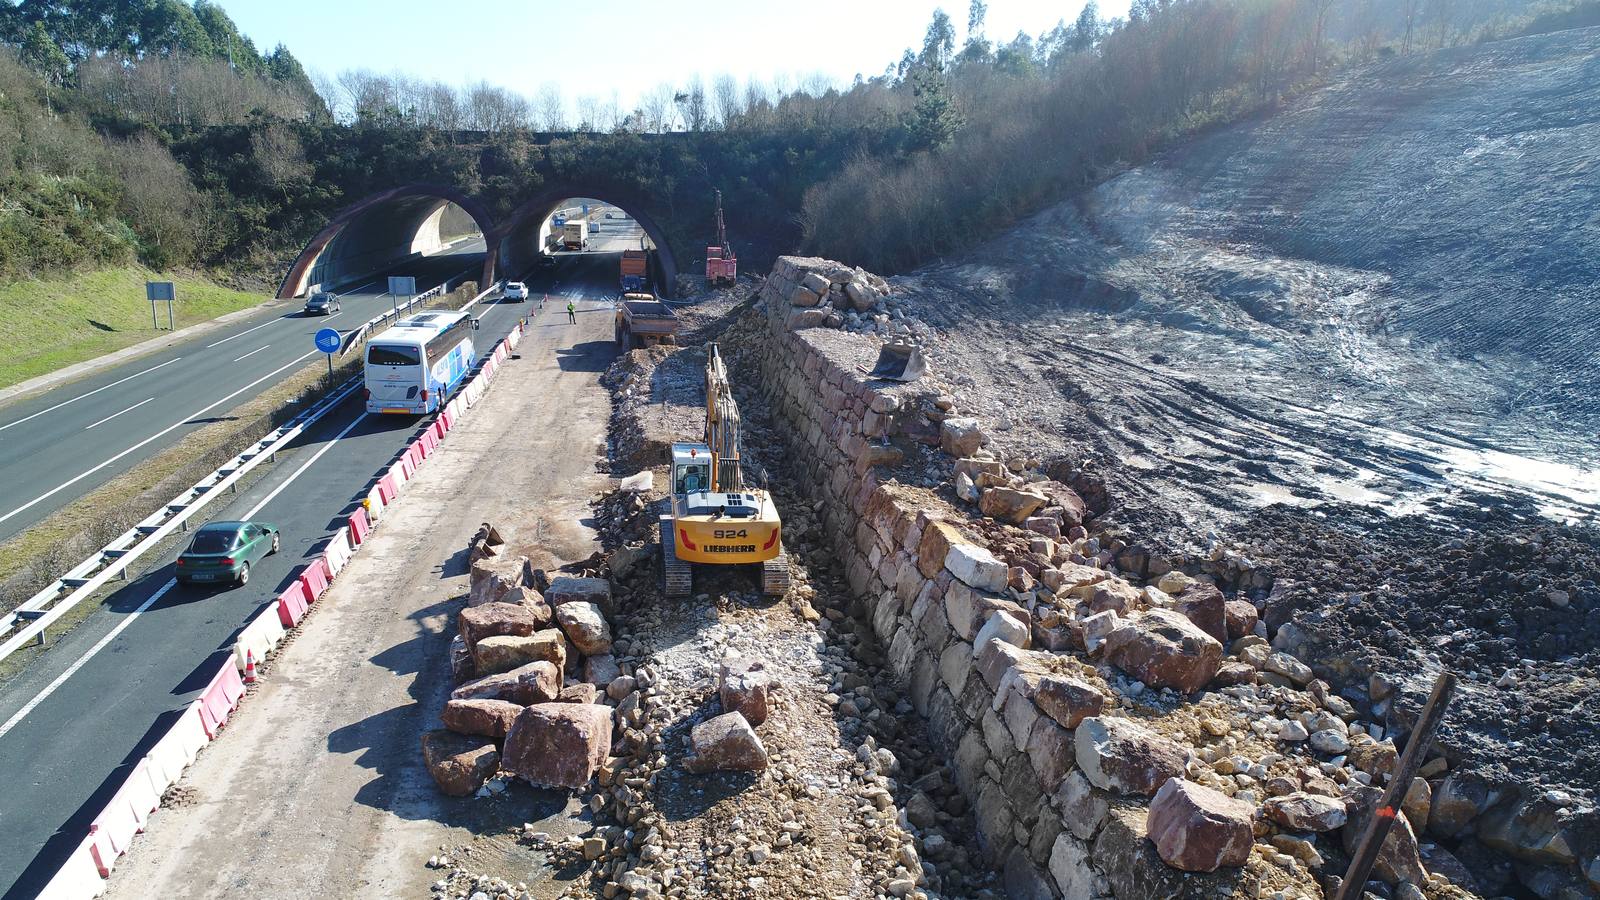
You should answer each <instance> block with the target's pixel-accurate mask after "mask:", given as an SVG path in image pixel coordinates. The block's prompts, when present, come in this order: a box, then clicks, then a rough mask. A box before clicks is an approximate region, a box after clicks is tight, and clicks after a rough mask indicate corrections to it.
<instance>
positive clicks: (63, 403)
mask: <svg viewBox="0 0 1600 900" xmlns="http://www.w3.org/2000/svg"><path fill="white" fill-rule="evenodd" d="M180 359H183V357H181V356H174V357H173V358H172V359H169V360H167V361H166V362H164V363H162V364H161V365H160V366H151V367H150V368H148V369H145V370H144V371H143V372H135V373H133V374H132V375H129V376H128V377H126V378H118V379H117V380H116V381H113V382H111V383H110V384H108V385H105V386H103V387H97V388H95V389H94V390H92V391H86V392H84V393H82V394H79V395H78V396H76V397H73V398H72V399H71V400H63V401H61V402H60V403H57V404H56V405H55V406H52V407H50V408H49V409H41V410H39V411H38V412H36V413H34V414H33V415H31V416H28V417H27V418H23V419H18V420H16V421H15V422H10V423H8V424H5V425H0V431H5V430H6V429H7V428H10V427H11V426H12V425H21V424H22V423H23V422H26V421H28V419H37V418H39V417H40V416H42V415H44V414H45V413H47V412H55V411H56V410H58V409H60V408H61V407H63V406H66V405H67V404H68V403H76V402H78V401H79V400H82V399H83V398H85V397H88V396H90V395H93V394H98V393H100V392H101V391H103V390H105V389H106V388H114V387H116V386H117V385H119V384H121V383H123V382H124V381H130V380H132V379H134V378H138V377H139V376H140V375H148V374H150V373H151V372H154V371H155V370H157V369H159V368H161V366H170V365H172V364H173V363H175V362H177V361H178V360H180Z"/></svg>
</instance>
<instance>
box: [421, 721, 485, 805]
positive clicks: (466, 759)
mask: <svg viewBox="0 0 1600 900" xmlns="http://www.w3.org/2000/svg"><path fill="white" fill-rule="evenodd" d="M422 761H423V763H424V764H426V765H427V767H428V774H429V775H432V776H433V781H434V783H435V784H437V785H438V786H439V790H440V791H441V792H443V793H445V794H447V795H449V796H451V797H468V796H471V795H472V794H474V793H476V792H477V790H478V788H481V787H483V784H484V782H486V781H488V780H489V779H490V778H492V777H494V773H495V772H496V771H497V770H498V769H499V768H500V753H499V751H497V750H495V748H494V741H491V740H489V739H487V738H482V737H468V736H466V735H461V734H456V733H455V732H453V731H445V730H444V729H442V728H441V729H436V730H434V731H428V732H424V733H423V735H422Z"/></svg>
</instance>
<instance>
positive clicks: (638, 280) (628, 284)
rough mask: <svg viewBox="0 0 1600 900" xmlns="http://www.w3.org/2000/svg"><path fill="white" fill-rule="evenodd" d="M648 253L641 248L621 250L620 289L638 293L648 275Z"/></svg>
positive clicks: (641, 290) (643, 287)
mask: <svg viewBox="0 0 1600 900" xmlns="http://www.w3.org/2000/svg"><path fill="white" fill-rule="evenodd" d="M649 269H650V254H649V253H647V252H645V251H643V250H624V251H622V291H623V293H640V292H643V291H644V289H645V283H646V281H647V280H648V278H649V276H648V275H647V273H648V272H649Z"/></svg>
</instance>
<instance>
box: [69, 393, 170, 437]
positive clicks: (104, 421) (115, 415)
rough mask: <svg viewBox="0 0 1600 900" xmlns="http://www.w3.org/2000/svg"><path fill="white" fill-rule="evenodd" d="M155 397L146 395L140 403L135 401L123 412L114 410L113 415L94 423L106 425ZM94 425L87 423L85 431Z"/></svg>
mask: <svg viewBox="0 0 1600 900" xmlns="http://www.w3.org/2000/svg"><path fill="white" fill-rule="evenodd" d="M154 399H155V398H154V397H146V398H144V399H143V400H140V401H139V402H138V403H135V404H134V405H132V406H130V407H128V408H127V409H125V410H123V411H122V412H114V413H112V414H111V415H109V416H106V417H105V418H104V419H101V420H100V421H98V422H96V423H94V425H104V424H105V423H107V422H109V421H111V420H112V419H115V418H116V417H117V416H120V415H122V413H125V412H133V411H134V410H136V409H138V408H139V407H141V406H143V405H145V404H146V403H149V402H150V401H151V400H154ZM94 425H85V426H83V430H84V431H88V430H89V429H91V428H93V427H94Z"/></svg>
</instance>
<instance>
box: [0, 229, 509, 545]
mask: <svg viewBox="0 0 1600 900" xmlns="http://www.w3.org/2000/svg"><path fill="white" fill-rule="evenodd" d="M483 253H484V246H483V240H482V239H481V238H478V239H474V240H472V241H464V242H462V243H461V244H458V245H456V246H455V247H452V248H451V249H450V250H449V251H448V252H446V253H440V254H437V255H434V256H430V257H425V258H423V259H420V260H417V261H414V262H411V263H408V264H407V265H406V267H405V270H404V272H397V273H396V274H409V275H415V276H416V279H417V290H418V291H424V290H427V289H429V288H431V287H433V286H435V285H437V284H439V283H440V282H442V281H444V280H445V279H447V278H449V279H454V278H455V277H456V276H458V275H461V274H463V273H466V274H467V275H468V276H469V277H471V278H473V279H476V278H477V277H478V273H479V269H480V268H481V266H482V260H483ZM386 289H387V284H386V282H385V281H384V279H382V278H372V279H366V280H364V281H362V282H358V283H354V284H352V285H350V289H349V290H346V291H341V303H342V311H341V312H339V313H337V314H335V315H332V316H311V317H308V316H305V315H304V314H302V313H301V311H300V310H299V308H298V307H295V308H294V309H292V310H291V311H289V312H287V313H286V312H284V311H283V307H282V306H275V307H273V308H271V309H269V310H266V311H264V312H263V313H262V314H261V315H259V316H253V317H249V318H247V319H244V320H242V321H240V322H237V323H234V324H233V325H231V326H230V327H229V328H227V329H226V330H224V331H209V332H206V333H204V334H202V335H199V336H197V337H195V338H194V339H192V340H188V341H184V342H181V343H179V344H177V345H175V346H173V347H169V348H167V349H165V350H162V351H159V352H157V353H153V354H150V355H148V356H143V357H140V358H138V359H134V360H131V361H129V362H127V363H124V364H122V365H118V366H114V367H111V368H108V369H105V370H103V371H100V372H97V373H95V374H93V375H91V376H89V377H86V378H83V379H80V380H77V381H74V382H71V383H68V384H64V385H61V386H59V387H56V388H52V389H50V390H48V391H45V392H43V393H40V394H36V395H34V396H31V397H28V398H26V399H23V400H19V401H17V402H15V403H11V404H8V405H7V406H5V407H4V408H0V541H3V540H5V539H7V538H10V537H12V536H13V535H15V534H17V533H18V532H21V531H23V530H25V529H27V528H28V527H29V526H32V525H34V524H36V523H38V522H39V521H40V520H42V519H44V518H45V517H46V516H48V515H49V514H50V513H52V512H54V511H55V510H56V509H59V508H60V507H62V506H65V505H67V504H68V503H71V502H72V501H73V500H75V499H77V498H79V497H81V496H83V495H84V494H87V493H89V492H90V491H93V490H94V489H95V488H97V487H99V486H100V485H102V484H105V483H106V482H108V481H110V480H111V479H113V478H115V477H117V476H118V475H121V474H122V473H124V472H127V471H129V470H130V469H132V468H134V467H135V466H137V465H138V464H139V463H140V462H143V461H144V460H147V459H150V458H152V457H154V456H155V455H156V454H158V453H160V452H161V451H162V450H164V449H166V448H168V447H170V446H173V445H175V444H176V443H177V442H178V441H180V440H182V439H183V437H184V436H185V435H187V434H189V433H190V432H192V431H194V430H196V429H198V428H200V427H202V426H204V425H206V424H207V423H209V422H213V421H216V420H217V417H219V416H222V415H224V414H226V413H227V412H228V410H230V409H232V408H233V407H234V406H237V405H238V404H240V403H244V402H246V401H248V400H250V399H251V398H252V397H254V396H255V395H256V394H258V393H260V392H261V391H264V390H267V389H268V388H270V387H272V386H273V385H275V384H277V383H278V382H279V381H280V380H282V379H284V378H286V377H288V376H289V375H290V374H291V373H293V372H295V371H296V370H298V369H299V368H300V367H301V366H303V365H305V364H306V363H307V362H309V361H310V360H311V358H312V357H313V356H315V355H317V351H316V348H315V347H313V346H312V342H311V338H312V335H314V334H316V332H317V330H318V329H320V328H324V327H332V328H338V329H341V330H345V331H348V330H350V329H351V328H354V327H355V326H357V325H359V324H361V323H362V322H364V321H366V320H367V319H370V318H372V317H373V316H374V315H377V314H378V313H379V312H380V311H382V310H383V309H385V308H386V307H387V306H388V305H389V304H390V303H391V301H390V298H388V297H387V296H385V295H384V292H385V291H386Z"/></svg>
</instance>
